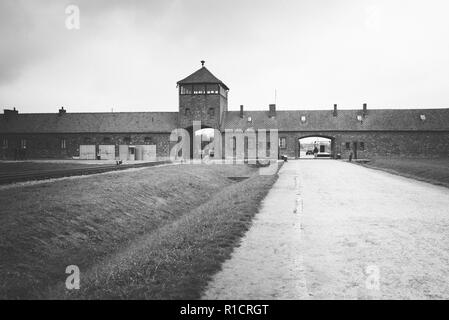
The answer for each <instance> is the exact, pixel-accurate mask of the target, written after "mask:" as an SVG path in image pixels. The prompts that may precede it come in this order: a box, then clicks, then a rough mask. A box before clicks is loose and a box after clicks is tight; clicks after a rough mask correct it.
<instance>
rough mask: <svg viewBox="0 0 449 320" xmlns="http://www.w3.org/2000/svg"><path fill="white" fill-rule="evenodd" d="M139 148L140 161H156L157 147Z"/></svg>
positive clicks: (143, 146) (141, 146) (146, 146)
mask: <svg viewBox="0 0 449 320" xmlns="http://www.w3.org/2000/svg"><path fill="white" fill-rule="evenodd" d="M137 147H138V149H137V150H138V151H139V152H138V153H137V154H138V156H139V158H138V160H144V161H156V145H140V146H137Z"/></svg>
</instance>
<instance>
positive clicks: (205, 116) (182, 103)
mask: <svg viewBox="0 0 449 320" xmlns="http://www.w3.org/2000/svg"><path fill="white" fill-rule="evenodd" d="M225 105H226V103H225V99H224V98H223V97H222V96H221V95H218V94H201V95H179V116H178V117H179V118H178V123H179V127H180V128H187V127H190V126H192V123H193V121H194V120H201V123H202V125H203V126H207V127H211V128H214V129H219V128H220V113H221V112H224V110H225V109H227V106H226V107H225ZM187 108H188V109H189V111H188V112H186V109H187ZM211 108H212V109H213V110H214V111H213V115H211V113H210V109H211Z"/></svg>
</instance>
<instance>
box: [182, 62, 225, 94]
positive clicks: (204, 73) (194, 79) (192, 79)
mask: <svg viewBox="0 0 449 320" xmlns="http://www.w3.org/2000/svg"><path fill="white" fill-rule="evenodd" d="M195 83H219V84H221V85H222V86H223V87H225V89H227V90H229V88H228V87H227V86H226V85H225V84H224V83H223V82H222V81H221V80H220V79H218V78H217V77H216V76H214V75H213V74H212V72H210V71H209V70H208V69H207V68H206V67H202V68H201V69H198V70H197V71H195V72H194V73H192V74H191V75H190V76H188V77H187V78H184V79H182V80H180V81H178V85H179V84H195Z"/></svg>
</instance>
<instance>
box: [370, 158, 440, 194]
mask: <svg viewBox="0 0 449 320" xmlns="http://www.w3.org/2000/svg"><path fill="white" fill-rule="evenodd" d="M365 165H366V166H367V167H371V168H376V169H381V170H384V171H387V172H390V173H394V174H398V175H401V176H405V177H408V178H413V179H417V180H421V181H425V182H430V183H433V184H436V185H442V186H446V187H449V159H410V158H409V159H374V160H372V161H370V162H369V163H367V164H365Z"/></svg>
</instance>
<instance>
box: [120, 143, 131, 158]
mask: <svg viewBox="0 0 449 320" xmlns="http://www.w3.org/2000/svg"><path fill="white" fill-rule="evenodd" d="M118 153H119V159H120V160H123V161H126V160H128V157H129V145H127V144H126V145H120V146H118Z"/></svg>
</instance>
